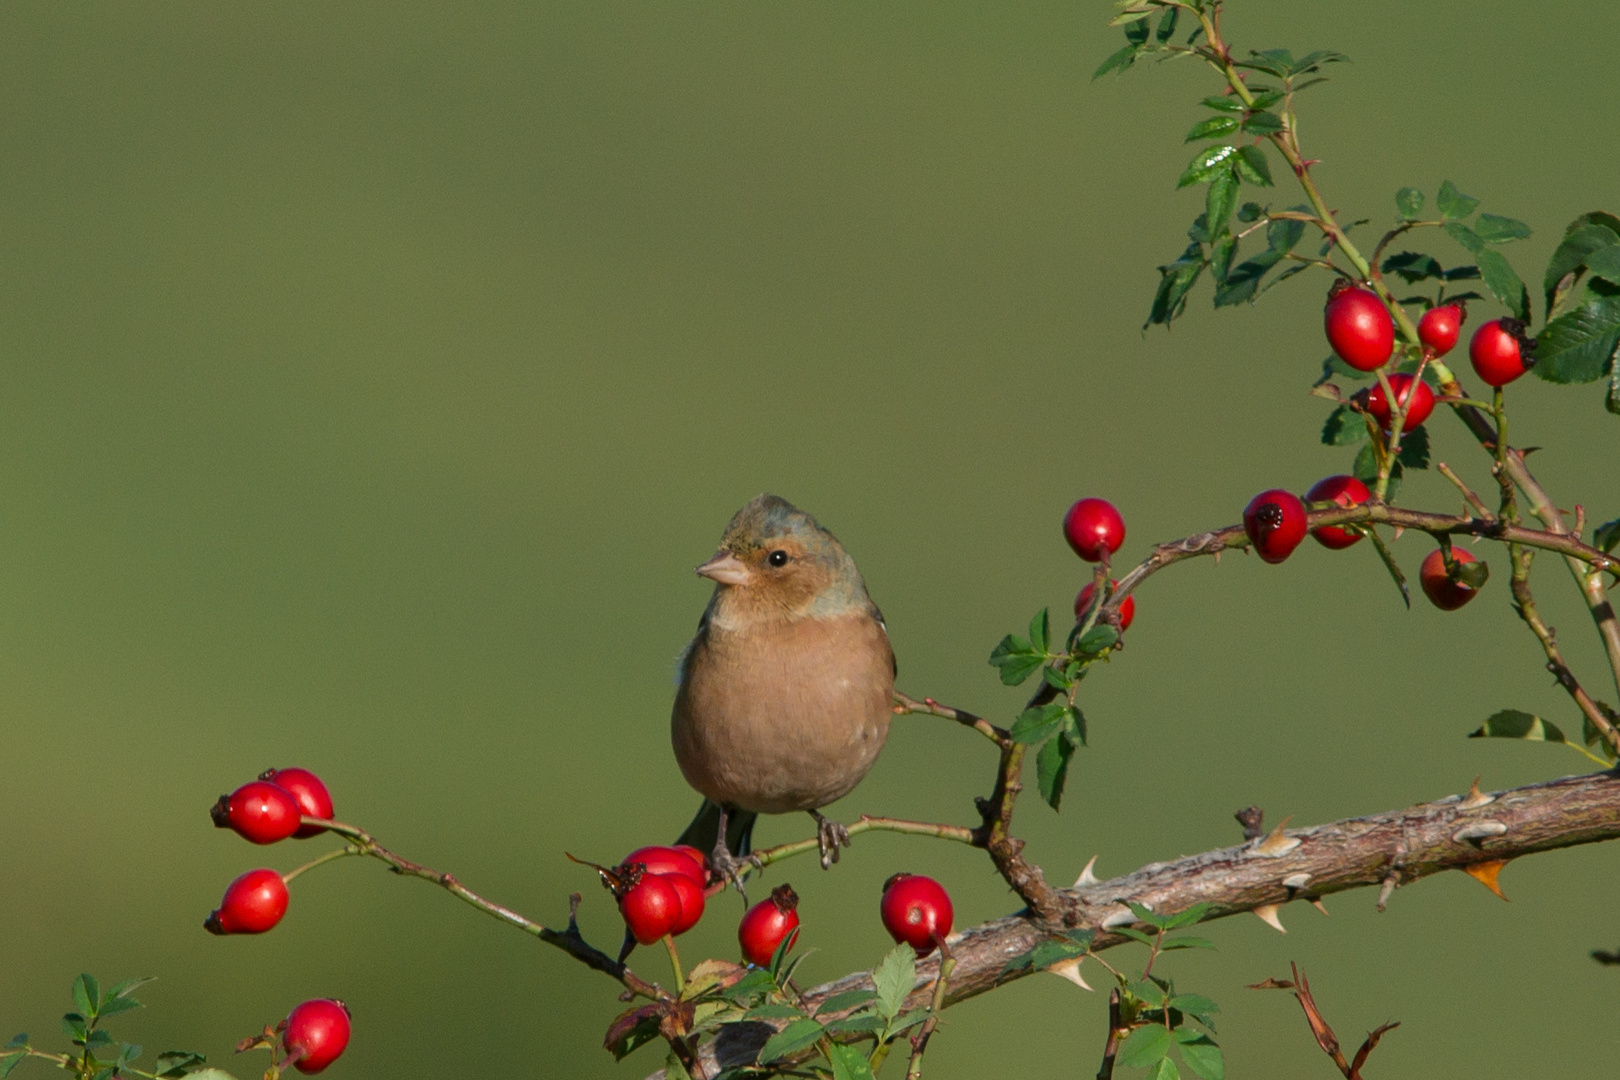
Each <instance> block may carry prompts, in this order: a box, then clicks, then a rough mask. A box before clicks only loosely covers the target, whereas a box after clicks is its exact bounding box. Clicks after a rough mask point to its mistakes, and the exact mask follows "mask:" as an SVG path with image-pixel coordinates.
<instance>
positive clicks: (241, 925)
mask: <svg viewBox="0 0 1620 1080" xmlns="http://www.w3.org/2000/svg"><path fill="white" fill-rule="evenodd" d="M285 914H287V883H286V882H285V881H283V880H282V879H281V875H280V874H278V873H276V872H275V871H274V870H249V871H248V872H247V873H245V874H243V875H242V876H241V877H239V878H237V879H236V880H235V881H233V882H231V883H230V884H229V885H227V886H226V887H225V898H224V899H223V900H221V901H220V902H219V910H218V911H216V912H214V913H213V914H212V915H210V916H208V919H207V921H205V922H204V923H203V927H204V928H205V929H206V930H207V931H208V932H209V933H210V934H262V933H264V932H265V931H266V930H269V929H271V928H272V927H274V926H275V925H276V924H277V923H278V922H280V921H281V917H282V916H283V915H285Z"/></svg>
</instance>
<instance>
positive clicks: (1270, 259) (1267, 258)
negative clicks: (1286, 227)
mask: <svg viewBox="0 0 1620 1080" xmlns="http://www.w3.org/2000/svg"><path fill="white" fill-rule="evenodd" d="M1281 261H1282V253H1281V252H1278V251H1270V250H1268V251H1262V252H1261V253H1260V254H1258V255H1256V256H1255V257H1254V258H1252V259H1245V260H1244V261H1243V262H1242V263H1240V264H1239V265H1238V266H1236V267H1234V268H1233V269H1232V271H1231V272H1230V273H1229V274H1227V275H1226V281H1225V282H1224V283H1223V284H1222V285H1221V287H1220V288H1218V289H1216V290H1215V306H1216V307H1230V306H1232V305H1233V304H1241V303H1243V302H1244V301H1245V300H1248V299H1250V298H1251V297H1253V296H1254V292H1255V289H1256V288H1258V287H1259V285H1260V279H1261V278H1263V277H1265V276H1266V272H1267V271H1268V270H1270V269H1271V268H1272V267H1273V266H1276V265H1277V264H1278V263H1279V262H1281Z"/></svg>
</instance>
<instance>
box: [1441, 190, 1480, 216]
mask: <svg viewBox="0 0 1620 1080" xmlns="http://www.w3.org/2000/svg"><path fill="white" fill-rule="evenodd" d="M1434 205H1435V207H1436V208H1437V209H1438V210H1439V211H1440V216H1441V217H1443V218H1445V219H1446V220H1447V221H1456V220H1457V219H1458V218H1465V217H1467V216H1468V215H1469V214H1472V213H1473V212H1474V211H1475V210H1476V209H1478V207H1479V200H1478V199H1476V198H1473V197H1472V196H1468V195H1464V194H1463V193H1462V192H1460V191H1458V190H1457V185H1456V184H1453V183H1452V182H1451V181H1450V180H1447V181H1446V182H1444V183H1443V184H1441V185H1440V194H1438V195H1436V196H1435V198H1434Z"/></svg>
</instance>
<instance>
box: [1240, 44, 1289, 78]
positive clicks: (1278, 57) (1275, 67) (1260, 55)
mask: <svg viewBox="0 0 1620 1080" xmlns="http://www.w3.org/2000/svg"><path fill="white" fill-rule="evenodd" d="M1235 64H1236V66H1238V67H1242V68H1250V69H1252V70H1254V71H1263V72H1265V73H1266V74H1267V75H1275V76H1276V77H1277V78H1279V79H1285V78H1287V77H1288V76H1289V75H1291V74H1293V71H1294V54H1293V53H1291V52H1289V51H1288V50H1287V49H1261V50H1259V51H1254V50H1250V52H1249V59H1247V60H1238V61H1235Z"/></svg>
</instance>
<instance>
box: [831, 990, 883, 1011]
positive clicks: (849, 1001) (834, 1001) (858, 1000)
mask: <svg viewBox="0 0 1620 1080" xmlns="http://www.w3.org/2000/svg"><path fill="white" fill-rule="evenodd" d="M876 1000H877V991H875V990H845V991H844V992H843V993H842V994H834V995H833V996H832V997H830V998H828V999H827V1000H826V1001H823V1002H822V1003H821V1004H820V1005H818V1006H816V1015H817V1016H821V1015H822V1014H824V1013H835V1012H843V1011H844V1010H845V1009H853V1008H854V1007H855V1006H857V1005H865V1004H866V1003H867V1002H868V1001H876Z"/></svg>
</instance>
